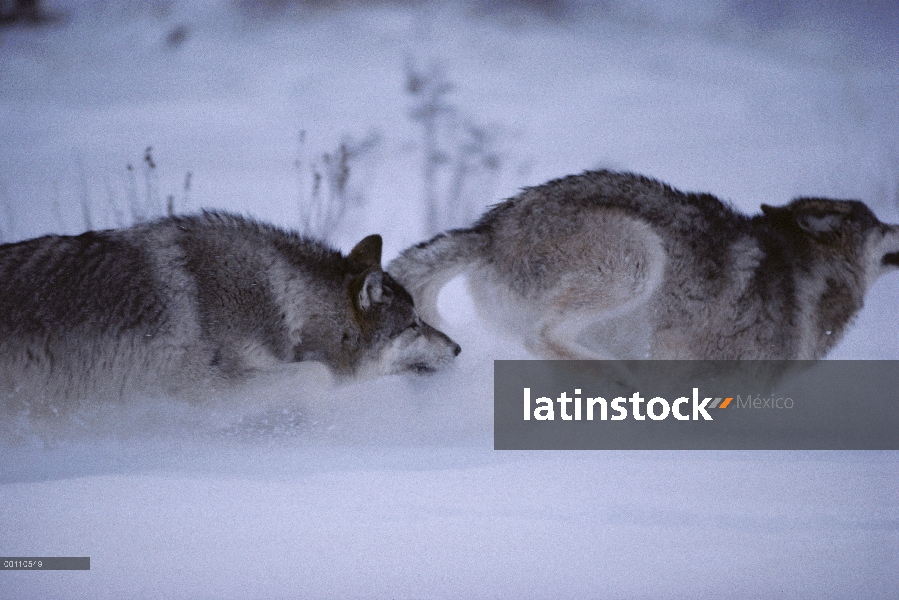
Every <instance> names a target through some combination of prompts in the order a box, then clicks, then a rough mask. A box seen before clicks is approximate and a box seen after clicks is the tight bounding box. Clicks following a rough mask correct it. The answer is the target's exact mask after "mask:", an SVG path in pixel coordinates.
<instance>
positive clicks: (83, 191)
mask: <svg viewBox="0 0 899 600" xmlns="http://www.w3.org/2000/svg"><path fill="white" fill-rule="evenodd" d="M336 4H338V5H339V4H340V3H336ZM501 4H503V3H500V2H471V3H468V4H436V3H434V4H427V5H425V6H424V7H420V8H410V7H408V6H406V7H403V6H397V5H393V4H389V3H387V4H379V3H374V4H373V5H371V6H358V5H356V6H354V7H351V8H342V9H337V8H324V9H296V10H292V11H291V10H288V11H286V14H285V15H283V17H282V18H277V19H276V18H270V17H263V16H259V15H256V16H254V15H250V14H247V12H246V11H244V12H241V11H240V10H238V9H237V8H236V6H237V3H229V2H224V0H221V1H218V0H205V1H199V0H196V1H193V2H187V1H183V2H171V1H157V2H152V3H137V2H123V3H118V4H116V3H105V2H99V1H94V0H80V1H72V2H68V3H59V4H54V3H48V7H49V8H50V9H51V10H53V11H56V12H57V13H60V14H62V13H65V14H66V15H67V17H66V18H65V19H63V20H61V21H60V22H58V23H57V24H56V25H53V26H51V27H47V28H25V27H14V28H7V29H3V30H0V236H2V240H3V241H13V240H18V239H24V238H28V237H32V236H36V235H41V234H44V233H48V232H60V233H77V232H79V231H82V230H84V229H85V227H86V225H87V224H88V223H89V224H90V225H91V226H92V227H96V228H102V227H113V226H116V225H117V224H118V223H117V222H118V221H121V220H125V221H127V219H128V216H129V211H130V210H131V207H132V206H133V205H134V204H135V203H136V204H137V205H139V206H141V207H144V208H146V209H147V210H149V211H155V212H156V213H157V214H158V213H161V211H162V210H163V208H164V205H165V201H166V198H167V197H168V196H169V195H172V196H173V197H174V202H175V204H176V207H177V209H178V210H179V211H182V212H187V211H193V210H198V209H199V208H201V207H217V208H222V209H227V210H234V211H238V212H242V213H247V214H252V215H254V216H257V217H259V218H262V219H266V220H270V221H273V222H275V223H278V224H280V225H283V226H287V227H297V226H298V225H299V223H300V222H301V210H302V208H301V203H302V202H304V201H305V202H308V200H309V199H310V197H311V194H312V187H311V179H312V168H313V167H312V164H313V162H315V161H316V160H318V161H319V162H318V163H317V164H318V166H319V167H321V160H320V158H319V157H320V156H321V155H322V154H323V153H325V152H333V151H334V150H335V149H336V148H337V146H338V144H339V143H340V142H341V141H342V140H344V139H345V138H346V136H350V138H351V139H352V140H355V141H357V142H358V141H360V140H362V139H364V138H366V136H368V135H369V133H371V132H374V133H376V134H377V136H378V137H377V139H378V143H377V145H376V146H375V147H374V148H373V149H372V150H370V151H369V152H367V153H365V154H364V155H363V156H362V157H361V158H360V160H359V161H358V162H357V163H354V169H355V170H354V172H353V177H355V178H356V179H354V180H353V181H354V186H356V187H354V190H355V191H356V193H358V195H360V197H361V199H362V200H363V201H364V203H363V204H362V205H360V206H356V207H354V208H353V212H352V214H351V215H350V217H349V218H347V219H345V220H344V221H343V222H342V223H341V225H340V226H339V227H338V228H336V229H335V230H333V231H328V232H327V233H328V234H330V235H331V241H332V242H333V243H335V244H337V245H339V246H340V247H341V248H343V249H344V250H348V249H349V248H350V247H352V245H353V244H354V243H355V242H356V241H358V240H359V239H360V238H361V237H362V236H364V235H366V234H368V233H371V232H373V231H378V232H380V233H382V235H384V238H385V260H389V259H390V258H392V257H393V256H395V255H396V253H398V252H399V251H400V250H401V249H402V248H404V247H406V246H408V245H410V244H412V243H415V242H417V241H420V240H421V239H422V238H424V237H426V236H427V235H428V232H426V231H425V228H424V225H423V218H424V217H423V215H424V211H423V205H422V202H421V200H420V199H421V198H422V189H423V179H422V178H423V175H422V173H423V167H422V155H421V154H422V143H423V142H422V137H421V130H420V127H419V125H418V124H416V123H415V122H414V121H413V120H411V119H410V117H409V112H410V109H411V108H412V106H413V104H414V102H415V100H414V99H413V98H412V97H411V96H410V94H408V93H407V92H405V91H404V86H405V83H406V82H405V77H406V75H405V72H404V68H405V67H404V65H406V64H408V63H409V62H410V61H411V62H412V63H414V64H415V65H417V66H418V67H419V68H421V69H427V68H429V65H437V66H442V68H443V69H444V71H445V73H446V78H447V80H448V81H449V82H451V83H452V84H453V88H452V91H451V92H450V93H449V95H448V96H447V101H448V102H449V103H450V104H451V105H452V106H453V107H454V109H455V111H456V113H455V114H457V115H458V118H459V120H460V121H464V120H466V119H467V120H469V121H472V122H474V123H476V124H477V125H480V126H483V127H485V128H487V129H488V130H489V131H490V132H491V133H493V134H494V136H495V137H494V140H495V141H494V145H495V148H494V149H495V150H496V153H497V155H498V156H499V159H500V166H501V168H500V169H499V170H498V171H493V172H487V173H483V172H482V173H480V174H477V175H476V174H472V175H471V177H470V179H469V180H468V181H469V183H471V184H472V185H471V186H470V187H477V186H476V185H474V184H477V185H479V186H482V188H483V190H486V192H481V193H480V194H477V195H475V194H471V193H469V196H470V197H471V198H470V199H472V201H473V202H476V203H477V206H475V209H476V210H475V211H474V212H475V214H476V213H477V212H479V211H480V210H481V208H483V207H484V206H486V205H488V204H491V203H493V202H496V201H498V200H500V199H502V198H503V197H506V196H509V195H511V194H514V193H515V192H516V190H517V189H519V188H520V187H522V186H525V185H532V184H537V183H540V182H542V181H545V180H547V179H550V178H553V177H557V176H561V175H566V174H570V173H577V172H579V171H581V170H584V169H587V168H594V167H597V166H611V167H615V168H621V169H629V170H634V171H637V172H641V173H645V174H648V175H652V176H655V177H658V178H660V179H662V180H664V181H666V182H668V183H671V184H673V185H675V186H677V187H680V188H682V189H688V190H700V191H708V192H712V193H715V194H717V195H719V196H720V197H722V198H725V199H727V200H729V201H731V202H733V203H734V204H735V205H736V206H738V207H740V208H741V209H743V210H746V211H748V212H752V211H756V210H758V206H759V204H761V203H762V202H766V203H771V204H782V203H785V202H787V201H788V200H789V199H790V198H792V197H793V196H795V195H800V194H801V195H823V196H832V197H847V198H859V199H863V200H865V201H866V202H868V204H869V205H870V206H871V207H872V208H873V210H875V212H876V213H877V214H878V215H879V216H880V217H881V218H882V219H883V220H888V221H893V222H896V221H899V214H897V212H899V210H897V209H899V196H897V194H899V135H897V134H899V108H897V107H899V104H897V102H896V98H897V97H899V63H897V60H896V59H897V55H896V53H895V48H896V47H897V43H899V36H897V32H899V26H897V12H896V11H895V9H891V8H889V7H886V8H884V7H883V6H881V5H879V4H876V3H875V4H872V5H871V6H870V7H867V6H866V7H856V8H854V9H851V10H850V9H848V8H846V6H848V5H842V4H840V3H823V4H822V3H814V4H812V3H809V4H808V5H805V4H801V3H799V4H795V5H783V4H781V3H769V2H765V1H761V0H760V1H758V2H752V3H733V4H731V3H728V2H724V1H723V0H722V1H716V0H697V1H693V2H690V3H689V5H688V8H680V9H674V8H670V6H671V5H669V4H666V3H655V2H651V1H648V0H641V1H636V0H634V1H633V2H624V1H622V2H606V3H602V4H601V5H600V4H596V5H592V4H586V3H583V4H572V5H571V6H572V8H571V10H570V11H569V12H568V13H567V15H563V16H561V17H558V18H555V19H550V18H546V17H544V16H541V14H539V12H526V11H524V10H523V9H521V7H520V6H519V8H518V9H516V10H515V11H514V12H508V11H502V10H500V11H492V12H491V11H489V10H486V9H487V8H490V7H496V6H499V5H501ZM508 4H509V5H515V6H518V3H508ZM523 4H526V3H523ZM884 6H885V5H884ZM745 7H748V8H745ZM488 13H489V14H488ZM178 27H184V28H185V29H184V31H186V32H187V33H186V37H185V38H184V39H183V41H182V42H180V43H179V42H172V43H169V42H167V41H166V40H167V38H169V37H171V35H172V32H174V31H175V30H176V28H178ZM148 147H151V148H152V150H151V155H152V159H153V161H154V164H155V165H156V167H155V168H154V169H150V168H149V167H148V166H147V163H146V162H145V161H144V155H145V151H146V149H147V148H148ZM127 165H131V166H132V169H131V170H130V171H129V170H128V169H127V168H126V166H127ZM298 165H299V166H298ZM188 172H189V173H190V185H189V186H185V180H186V177H187V173H188ZM440 185H441V186H443V187H442V188H441V189H444V190H445V186H446V180H441V182H440ZM467 197H468V196H467ZM85 206H86V207H87V213H88V214H87V217H86V216H85V211H84V207H85ZM460 224H461V223H460ZM897 293H899V278H897V277H893V278H889V279H886V278H885V279H884V280H882V281H880V282H878V284H877V285H876V286H875V287H874V289H873V290H872V291H871V293H870V295H869V299H868V302H867V305H866V307H865V309H864V310H863V312H862V313H861V315H860V316H859V319H858V321H857V323H856V325H855V326H854V328H853V329H852V330H851V331H850V333H849V335H848V336H847V337H846V338H845V339H844V340H843V342H842V343H841V344H840V346H839V347H838V348H837V350H836V351H835V352H834V353H833V357H835V358H866V359H897V358H899V338H897V335H896V326H895V322H896V321H895V308H894V307H895V301H894V300H893V299H894V298H896V296H897ZM441 308H442V312H443V314H444V315H445V316H446V317H447V320H448V323H447V325H446V327H445V330H446V332H447V333H448V334H449V335H451V336H452V337H453V338H454V339H456V341H458V342H459V343H460V344H461V345H462V347H463V352H462V354H461V355H460V356H459V357H458V359H457V364H456V365H455V366H454V367H453V368H451V369H449V370H448V371H446V372H444V373H440V374H437V375H436V376H434V377H432V378H427V379H416V378H406V377H389V378H384V379H381V380H377V381H365V382H358V383H353V384H347V385H343V386H337V387H334V386H333V385H330V384H329V383H328V382H327V378H326V377H323V376H322V373H320V372H316V371H315V370H314V369H313V370H312V371H311V372H310V376H309V379H308V381H303V382H301V383H299V384H297V383H296V382H275V383H267V384H260V386H259V388H258V389H254V390H251V391H247V392H246V393H243V394H239V395H236V396H235V397H233V398H228V399H225V400H223V403H222V405H220V406H214V407H210V406H208V405H201V406H195V405H190V404H187V403H184V402H180V401H178V400H171V399H169V400H166V399H158V398H151V399H147V398H145V399H135V400H134V401H132V402H131V403H129V404H128V405H127V406H100V407H97V409H96V410H95V411H91V412H86V413H85V414H81V415H78V418H79V420H78V421H77V422H74V423H71V424H70V427H69V428H68V429H66V430H64V431H52V432H46V431H33V432H30V433H29V434H27V435H25V436H24V437H23V438H20V439H16V440H15V441H14V442H13V441H12V440H6V441H5V442H4V445H3V448H4V449H3V452H2V456H3V461H2V464H0V554H2V555H5V556H90V557H91V570H90V571H89V572H77V571H73V572H62V571H60V572H40V573H35V572H23V571H15V572H13V571H7V572H4V573H2V575H0V597H2V598H35V597H41V598H122V597H140V598H156V597H159V598H281V597H289V598H293V597H308V598H319V597H339V598H421V597H439V598H443V597H459V598H469V597H471V598H481V597H489V598H518V597H523V598H531V597H533V598H558V597H571V598H583V597H590V598H686V597H688V598H720V597H732V598H771V597H784V598H847V597H855V598H891V597H895V589H897V588H899V575H897V573H899V569H897V567H899V551H897V548H899V517H897V515H899V494H897V493H896V491H897V489H899V461H897V455H896V453H892V452H884V453H874V452H865V453H842V452H789V453H787V452H497V451H494V450H493V449H492V410H493V409H492V396H493V383H492V360H493V359H495V358H523V357H526V356H527V354H526V353H525V351H524V350H523V349H522V348H520V347H519V346H518V345H516V344H515V343H514V342H512V341H509V340H503V339H498V338H497V337H495V335H494V334H493V333H490V332H488V331H486V330H485V329H484V328H483V324H482V323H480V321H479V320H478V317H477V315H476V314H475V312H474V310H473V308H472V306H471V302H470V299H469V298H468V297H467V294H466V292H465V286H464V282H463V281H462V280H461V279H460V280H456V281H454V282H452V283H451V284H450V286H448V289H447V290H446V291H445V292H444V294H443V295H442V297H441Z"/></svg>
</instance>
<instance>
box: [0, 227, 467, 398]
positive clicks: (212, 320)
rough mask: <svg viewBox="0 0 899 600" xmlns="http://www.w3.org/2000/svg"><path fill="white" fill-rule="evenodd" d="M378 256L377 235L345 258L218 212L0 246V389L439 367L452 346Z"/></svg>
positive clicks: (70, 391)
mask: <svg viewBox="0 0 899 600" xmlns="http://www.w3.org/2000/svg"><path fill="white" fill-rule="evenodd" d="M380 262H381V238H380V236H377V235H372V236H369V237H367V238H365V239H364V240H362V241H361V242H360V243H359V244H358V245H357V246H356V247H355V248H354V249H353V250H352V251H351V252H350V253H349V255H348V256H343V255H342V254H340V253H339V252H337V251H336V250H332V249H331V248H328V247H327V246H325V245H323V244H321V243H319V242H317V241H314V240H311V239H308V238H305V237H302V236H299V235H297V234H295V233H291V232H287V231H283V230H281V229H277V228H275V227H272V226H268V225H264V224H260V223H257V222H255V221H252V220H249V219H244V218H241V217H237V216H233V215H229V214H224V213H216V212H206V213H203V214H202V215H197V216H186V217H172V218H166V219H162V220H159V221H155V222H152V223H148V224H143V225H138V226H135V227H131V228H127V229H120V230H111V231H99V232H93V231H91V232H87V233H85V234H82V235H79V236H45V237H41V238H37V239H32V240H27V241H24V242H19V243H15V244H7V245H2V246H0V397H7V398H11V397H17V396H20V395H37V396H43V397H54V396H55V397H59V396H69V395H90V394H95V393H99V394H102V393H106V394H121V393H123V392H126V391H128V390H131V389H147V388H149V389H152V388H158V389H162V390H165V391H168V392H172V393H178V392H179V391H180V390H184V389H191V388H203V387H212V388H216V387H219V386H227V385H229V384H232V383H234V382H240V381H244V380H247V379H249V378H251V377H252V376H253V375H254V374H258V373H260V372H266V371H269V372H272V371H275V372H281V371H283V370H284V369H285V365H289V364H291V363H295V362H297V361H309V360H312V361H320V362H322V363H324V364H325V365H327V366H328V367H329V368H330V369H331V370H332V371H333V372H334V373H335V374H337V375H338V376H359V375H366V376H371V375H381V374H390V373H401V372H412V373H429V372H432V371H435V370H437V369H439V368H441V367H443V366H445V365H447V364H449V363H450V362H452V360H453V358H454V357H455V356H456V355H457V354H458V353H459V346H458V345H457V344H456V343H455V342H453V341H452V340H451V339H449V338H448V337H447V336H446V335H444V334H443V333H441V332H439V331H437V330H436V329H434V328H433V327H430V326H429V325H427V324H426V323H424V322H423V321H422V320H421V319H420V318H419V316H418V314H417V312H416V310H415V307H414V306H413V304H412V298H411V297H410V295H409V294H408V293H407V292H406V291H405V290H404V289H403V288H402V286H400V285H399V284H398V283H397V282H396V281H394V280H393V279H392V278H391V277H390V275H388V274H387V273H385V272H384V271H382V270H381V265H380ZM288 370H289V369H288Z"/></svg>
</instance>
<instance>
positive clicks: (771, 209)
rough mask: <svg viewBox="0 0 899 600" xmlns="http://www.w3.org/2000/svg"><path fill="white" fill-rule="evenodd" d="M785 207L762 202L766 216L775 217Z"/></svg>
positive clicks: (763, 212)
mask: <svg viewBox="0 0 899 600" xmlns="http://www.w3.org/2000/svg"><path fill="white" fill-rule="evenodd" d="M784 210H785V209H783V208H778V207H776V206H771V205H770V204H762V214H763V215H765V216H766V217H773V216H776V215H778V214H780V213H782V212H783V211H784Z"/></svg>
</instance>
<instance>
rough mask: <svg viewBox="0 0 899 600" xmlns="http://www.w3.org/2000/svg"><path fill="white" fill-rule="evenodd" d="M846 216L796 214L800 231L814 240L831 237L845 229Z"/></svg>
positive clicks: (834, 214) (835, 214) (836, 214)
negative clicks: (844, 218) (844, 219)
mask: <svg viewBox="0 0 899 600" xmlns="http://www.w3.org/2000/svg"><path fill="white" fill-rule="evenodd" d="M843 217H844V215H842V214H838V213H807V212H799V213H796V224H797V225H799V229H801V230H802V231H804V232H805V233H807V234H809V235H810V236H812V237H813V238H820V237H822V236H829V235H832V234H834V233H836V232H838V231H839V230H840V229H842V228H843Z"/></svg>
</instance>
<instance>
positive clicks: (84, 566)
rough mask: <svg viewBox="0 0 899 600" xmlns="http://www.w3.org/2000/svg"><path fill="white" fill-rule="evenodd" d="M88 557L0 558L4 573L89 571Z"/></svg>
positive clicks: (89, 561)
mask: <svg viewBox="0 0 899 600" xmlns="http://www.w3.org/2000/svg"><path fill="white" fill-rule="evenodd" d="M90 569H91V559H90V557H89V556H0V570H6V571H90Z"/></svg>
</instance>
